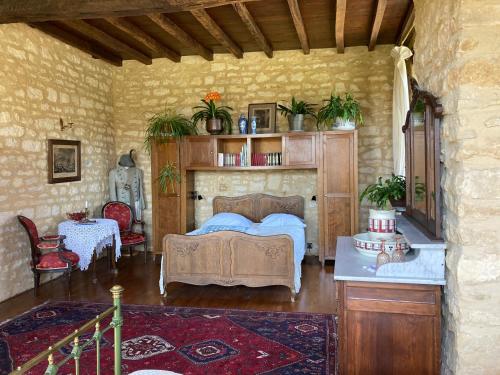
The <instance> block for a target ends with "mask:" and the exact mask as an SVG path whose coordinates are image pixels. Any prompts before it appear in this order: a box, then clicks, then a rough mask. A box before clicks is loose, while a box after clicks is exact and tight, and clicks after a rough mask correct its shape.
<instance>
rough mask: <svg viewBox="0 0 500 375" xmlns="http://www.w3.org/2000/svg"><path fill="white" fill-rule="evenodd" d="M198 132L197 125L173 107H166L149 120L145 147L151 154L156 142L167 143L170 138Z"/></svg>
mask: <svg viewBox="0 0 500 375" xmlns="http://www.w3.org/2000/svg"><path fill="white" fill-rule="evenodd" d="M197 133H198V132H197V129H196V126H195V125H194V124H193V123H192V122H191V121H190V120H189V119H188V118H186V117H185V116H183V115H181V114H178V113H176V112H175V111H173V110H171V109H166V110H164V111H162V112H159V113H156V114H155V115H153V116H152V117H151V118H150V119H149V120H148V127H147V128H146V134H145V137H144V148H145V149H146V151H147V153H148V154H151V147H152V145H153V143H154V142H157V143H165V142H166V141H167V140H168V139H169V138H181V137H183V136H185V135H192V134H197Z"/></svg>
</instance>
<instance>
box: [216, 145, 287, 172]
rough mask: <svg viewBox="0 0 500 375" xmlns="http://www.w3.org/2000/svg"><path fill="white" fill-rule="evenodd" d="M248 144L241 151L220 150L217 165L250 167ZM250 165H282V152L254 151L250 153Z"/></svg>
mask: <svg viewBox="0 0 500 375" xmlns="http://www.w3.org/2000/svg"><path fill="white" fill-rule="evenodd" d="M247 156H248V146H247V145H246V144H245V145H243V147H242V148H241V152H239V153H225V152H219V154H218V155H217V166H219V167H248V166H249V165H248V158H247ZM250 165H251V166H253V167H273V166H278V165H282V155H281V152H268V153H253V154H252V155H250Z"/></svg>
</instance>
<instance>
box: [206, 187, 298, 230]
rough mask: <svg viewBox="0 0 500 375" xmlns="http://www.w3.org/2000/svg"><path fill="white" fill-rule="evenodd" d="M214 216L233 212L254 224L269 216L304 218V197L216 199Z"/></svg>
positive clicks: (253, 195) (254, 196) (261, 196)
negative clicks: (278, 214) (290, 215)
mask: <svg viewBox="0 0 500 375" xmlns="http://www.w3.org/2000/svg"><path fill="white" fill-rule="evenodd" d="M213 212H214V215H215V214H218V213H219V212H233V213H236V214H240V215H243V216H245V217H247V218H248V219H250V220H252V221H253V222H256V223H257V222H259V221H261V220H262V219H263V218H265V217H266V216H267V215H269V214H274V213H283V214H292V215H295V216H298V217H300V218H301V219H303V218H304V197H301V196H299V195H294V196H291V197H275V196H273V195H268V194H249V195H242V196H240V197H215V198H214V201H213Z"/></svg>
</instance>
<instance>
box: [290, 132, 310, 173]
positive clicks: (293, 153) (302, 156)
mask: <svg viewBox="0 0 500 375" xmlns="http://www.w3.org/2000/svg"><path fill="white" fill-rule="evenodd" d="M316 147H317V134H316V133H314V134H300V135H296V134H288V135H286V136H285V150H286V152H285V164H284V165H287V166H294V167H298V168H301V167H316V166H317V164H318V163H317V160H316V155H317V150H316Z"/></svg>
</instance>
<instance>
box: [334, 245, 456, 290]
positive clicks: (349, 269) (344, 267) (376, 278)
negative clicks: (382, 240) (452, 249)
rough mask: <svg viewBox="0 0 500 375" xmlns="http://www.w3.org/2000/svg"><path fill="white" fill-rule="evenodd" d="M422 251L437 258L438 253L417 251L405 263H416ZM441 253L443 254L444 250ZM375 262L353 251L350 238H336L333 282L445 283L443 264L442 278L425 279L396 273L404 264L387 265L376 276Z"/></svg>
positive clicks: (410, 254)
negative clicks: (392, 270)
mask: <svg viewBox="0 0 500 375" xmlns="http://www.w3.org/2000/svg"><path fill="white" fill-rule="evenodd" d="M422 251H427V252H428V253H426V255H431V256H434V254H436V255H438V256H439V254H438V253H436V252H435V251H433V250H431V249H427V250H425V249H419V250H417V251H416V252H415V250H414V251H412V253H413V254H412V253H409V254H408V255H407V260H408V262H406V263H408V264H411V263H414V262H415V263H417V261H418V259H417V258H418V257H419V255H420V253H419V252H422ZM442 251H443V252H444V249H443V250H442ZM436 261H438V262H441V260H440V258H437V259H436ZM443 261H444V259H443ZM376 262H377V259H376V258H372V257H368V256H365V255H362V254H360V253H359V252H357V251H356V250H355V249H354V246H353V243H352V237H337V253H336V256H335V271H334V279H335V280H344V281H366V282H376V283H404V284H427V285H444V284H445V283H446V281H445V279H444V263H443V264H442V267H443V275H442V277H435V276H434V277H433V276H428V277H426V276H423V275H422V274H421V275H418V276H416V275H411V274H405V272H401V270H399V272H398V270H397V268H398V267H404V266H407V265H405V264H404V263H389V264H387V265H384V266H382V267H381V268H380V270H383V269H384V268H385V272H383V273H384V275H380V274H379V275H377V271H376ZM400 265H404V266H400ZM391 269H394V274H395V275H394V276H393V275H391ZM380 270H379V272H380ZM387 271H389V272H387Z"/></svg>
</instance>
